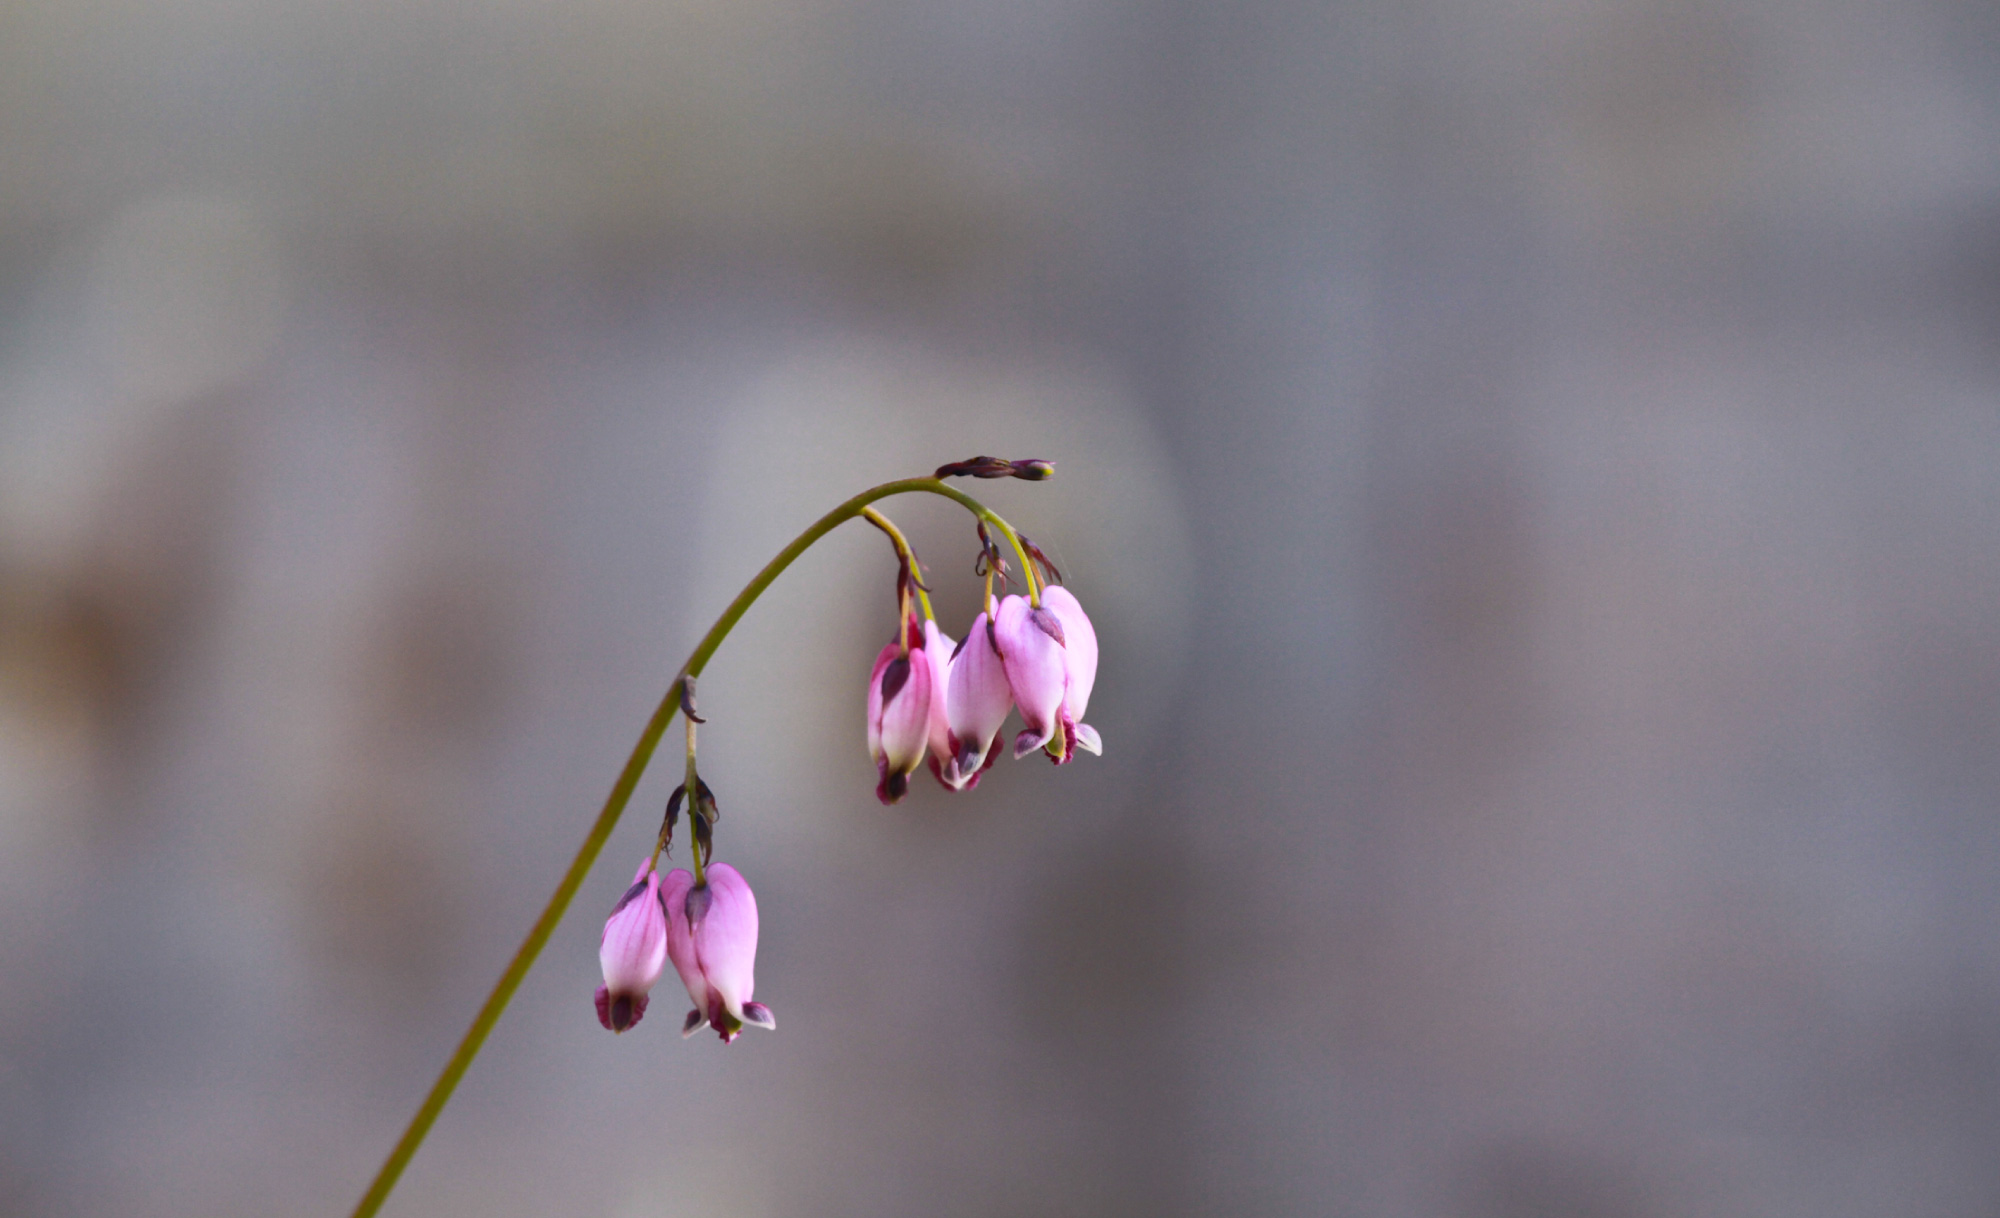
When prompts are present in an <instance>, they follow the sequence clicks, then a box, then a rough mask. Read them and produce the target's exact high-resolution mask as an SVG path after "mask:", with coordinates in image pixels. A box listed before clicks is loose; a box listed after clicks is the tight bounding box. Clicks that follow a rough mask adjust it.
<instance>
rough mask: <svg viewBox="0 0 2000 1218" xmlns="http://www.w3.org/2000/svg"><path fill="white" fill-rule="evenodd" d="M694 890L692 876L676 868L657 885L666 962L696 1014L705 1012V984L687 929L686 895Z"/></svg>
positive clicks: (706, 1001) (706, 981)
mask: <svg viewBox="0 0 2000 1218" xmlns="http://www.w3.org/2000/svg"><path fill="white" fill-rule="evenodd" d="M693 887H694V874H693V873H692V872H688V871H683V870H681V869H680V868H678V867H676V868H675V869H674V870H672V871H670V872H668V873H667V875H666V878H665V879H663V880H661V881H660V903H661V904H662V905H664V906H665V907H666V916H667V958H668V959H670V960H672V961H673V962H674V971H675V972H676V973H679V974H680V977H681V984H682V985H684V986H686V987H687V992H688V998H689V999H690V1000H692V1001H693V1003H694V1005H695V1009H696V1010H703V1011H705V1010H707V1009H708V980H707V979H706V978H705V977H703V976H702V973H701V961H700V958H699V957H698V956H696V954H695V949H694V934H693V932H692V931H691V930H690V929H689V927H688V921H687V894H688V890H689V889H691V888H693Z"/></svg>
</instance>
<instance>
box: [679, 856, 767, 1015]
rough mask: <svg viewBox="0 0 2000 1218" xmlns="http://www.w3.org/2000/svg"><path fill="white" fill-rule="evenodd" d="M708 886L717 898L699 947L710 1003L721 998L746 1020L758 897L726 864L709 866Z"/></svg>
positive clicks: (698, 936)
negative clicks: (745, 1005) (745, 1012)
mask: <svg viewBox="0 0 2000 1218" xmlns="http://www.w3.org/2000/svg"><path fill="white" fill-rule="evenodd" d="M708 887H709V891H710V892H711V893H712V894H713V900H712V901H711V902H710V904H709V907H708V914H707V916H706V917H704V918H702V920H701V925H700V926H697V927H696V928H695V932H694V949H695V952H696V954H697V955H698V956H699V957H700V959H701V971H702V973H703V975H705V976H706V977H707V978H708V985H709V994H710V1002H711V1004H712V1003H714V1002H715V1001H716V1000H718V999H719V1000H720V1001H721V1003H722V1005H723V1006H724V1007H725V1008H726V1009H727V1010H728V1012H729V1014H730V1015H732V1016H734V1017H735V1019H736V1020H737V1021H738V1022H742V1020H743V1004H744V1003H746V1002H748V1001H750V996H751V995H752V994H753V993H754V992H755V990H756V985H757V982H756V968H757V898H756V897H755V896H754V895H752V893H751V891H750V885H749V884H748V883H747V882H746V881H745V880H744V879H743V876H742V875H741V874H740V873H738V872H737V870H736V868H734V867H731V866H730V865H729V864H727V863H716V864H714V865H713V866H711V867H709V869H708ZM711 1023H713V1021H712V1020H711ZM717 1030H718V1031H719V1030H720V1029H717Z"/></svg>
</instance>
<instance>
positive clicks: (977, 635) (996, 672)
mask: <svg viewBox="0 0 2000 1218" xmlns="http://www.w3.org/2000/svg"><path fill="white" fill-rule="evenodd" d="M1013 709H1014V691H1013V689H1012V688H1011V687H1010V686H1009V685H1008V684H1007V670H1006V665H1005V664H1004V663H1003V662H1002V660H1001V658H1000V650H999V648H998V647H997V646H996V645H995V643H994V630H993V624H992V620H991V619H990V618H988V617H987V616H986V614H984V613H981V614H980V615H979V616H978V617H976V618H974V619H973V620H972V626H971V628H970V629H968V630H967V631H966V632H965V641H964V642H962V643H960V644H959V645H958V648H957V650H955V651H953V652H952V653H951V662H950V667H949V676H948V678H947V680H946V682H945V726H946V740H945V757H946V758H948V762H947V764H946V765H945V767H944V773H943V774H942V775H940V777H942V778H944V779H945V782H946V785H948V786H951V787H953V789H955V790H970V789H971V788H973V787H975V786H978V785H979V776H980V775H981V774H984V773H985V772H986V769H987V767H989V766H991V765H992V764H993V759H994V758H996V757H998V756H999V755H1000V750H999V748H998V747H997V746H996V744H995V740H996V739H997V738H998V737H999V735H1000V728H1001V725H1003V724H1004V723H1006V722H1007V712H1008V711H1010V710H1013ZM952 778H956V779H957V781H956V782H955V783H954V782H952V781H951V779H952Z"/></svg>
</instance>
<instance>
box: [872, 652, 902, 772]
mask: <svg viewBox="0 0 2000 1218" xmlns="http://www.w3.org/2000/svg"><path fill="white" fill-rule="evenodd" d="M902 653H903V649H902V648H900V647H898V646H896V645H895V644H894V643H891V644H889V645H888V646H887V647H884V648H883V649H882V653H881V654H880V655H878V656H876V657H875V669H874V671H873V672H870V673H869V674H868V755H869V756H870V757H874V758H879V757H881V756H882V673H883V670H885V669H887V668H888V667H889V661H891V660H893V659H895V658H896V657H897V656H899V655H901V654H902Z"/></svg>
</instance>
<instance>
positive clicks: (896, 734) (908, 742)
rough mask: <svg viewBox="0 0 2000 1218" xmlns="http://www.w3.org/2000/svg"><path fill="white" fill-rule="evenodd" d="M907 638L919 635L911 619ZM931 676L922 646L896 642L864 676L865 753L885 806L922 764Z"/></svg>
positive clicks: (927, 734) (903, 790)
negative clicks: (870, 759)
mask: <svg viewBox="0 0 2000 1218" xmlns="http://www.w3.org/2000/svg"><path fill="white" fill-rule="evenodd" d="M910 637H911V638H912V639H916V640H921V639H922V637H923V636H922V632H921V627H918V626H917V625H916V623H915V622H914V621H912V622H911V624H910ZM931 674H932V666H931V661H930V658H929V657H928V656H927V655H926V654H925V653H924V649H923V648H922V647H921V646H919V647H913V648H911V649H910V651H909V653H908V654H905V653H904V651H903V647H902V644H901V643H900V642H896V643H891V644H889V645H888V646H887V647H884V648H883V649H882V654H881V655H879V656H876V657H875V671H874V672H872V673H870V674H869V675H868V755H869V756H870V757H873V758H874V759H875V773H876V776H877V779H876V783H875V797H876V798H877V799H880V800H881V801H882V802H883V803H885V804H893V803H895V802H896V801H897V800H899V799H901V798H903V796H904V795H905V794H907V793H908V792H909V789H910V774H911V773H912V772H914V771H915V770H916V768H917V767H918V766H919V765H921V764H923V760H924V746H925V745H926V744H927V743H928V742H929V740H930V730H931V684H932V679H931Z"/></svg>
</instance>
